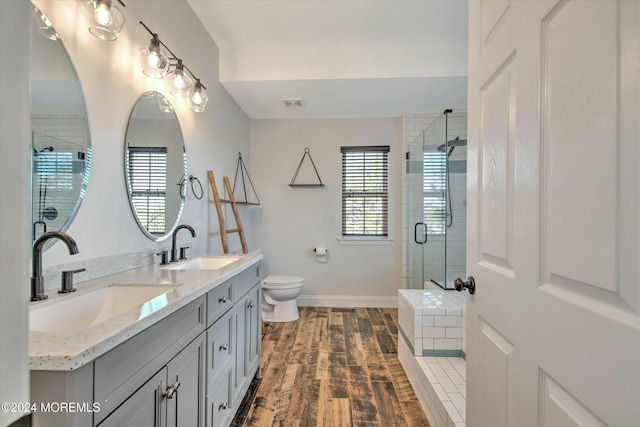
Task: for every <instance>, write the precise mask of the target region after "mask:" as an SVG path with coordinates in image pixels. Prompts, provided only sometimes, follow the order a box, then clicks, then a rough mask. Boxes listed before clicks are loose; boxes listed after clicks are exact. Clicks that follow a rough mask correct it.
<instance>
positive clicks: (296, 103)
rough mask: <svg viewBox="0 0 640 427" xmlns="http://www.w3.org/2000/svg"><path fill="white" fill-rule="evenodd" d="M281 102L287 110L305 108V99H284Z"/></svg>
mask: <svg viewBox="0 0 640 427" xmlns="http://www.w3.org/2000/svg"><path fill="white" fill-rule="evenodd" d="M280 101H282V103H283V104H284V106H285V107H286V108H301V107H304V99H302V98H283V99H281V100H280Z"/></svg>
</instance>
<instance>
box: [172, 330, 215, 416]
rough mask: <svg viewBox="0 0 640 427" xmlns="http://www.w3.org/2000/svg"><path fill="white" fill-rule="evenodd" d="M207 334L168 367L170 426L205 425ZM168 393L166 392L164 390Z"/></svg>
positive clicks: (196, 340) (190, 345)
mask: <svg viewBox="0 0 640 427" xmlns="http://www.w3.org/2000/svg"><path fill="white" fill-rule="evenodd" d="M205 336H206V335H205V334H204V333H202V334H200V336H199V337H198V338H196V339H195V341H193V342H192V343H191V344H189V345H188V346H187V348H185V349H184V350H182V351H181V352H180V354H178V355H177V356H176V357H175V358H174V359H173V360H172V361H171V362H169V364H168V365H167V387H171V386H172V385H173V390H174V393H173V396H172V397H171V398H169V396H168V395H167V394H166V393H165V400H166V402H167V427H181V426H194V427H195V426H202V425H204V419H205V407H204V403H205V382H206V381H205V379H206V376H205V375H206V373H205V361H206V358H207V355H206V346H205V342H206V340H205ZM165 390H166V389H165Z"/></svg>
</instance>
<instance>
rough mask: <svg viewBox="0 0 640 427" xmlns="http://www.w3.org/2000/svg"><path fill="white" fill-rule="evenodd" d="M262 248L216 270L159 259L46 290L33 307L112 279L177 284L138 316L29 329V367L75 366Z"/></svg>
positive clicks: (245, 263) (248, 261)
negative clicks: (175, 266)
mask: <svg viewBox="0 0 640 427" xmlns="http://www.w3.org/2000/svg"><path fill="white" fill-rule="evenodd" d="M261 259H262V254H247V255H243V256H242V258H241V259H240V260H238V261H235V262H233V263H231V264H229V265H227V266H225V267H222V268H221V269H219V270H168V269H162V268H161V267H160V266H159V265H158V264H153V265H148V266H146V267H141V268H136V269H133V270H128V271H124V272H121V273H117V274H112V275H109V276H105V277H101V278H98V279H93V280H89V281H86V282H83V283H81V284H79V285H78V286H77V288H78V291H77V292H74V293H71V294H58V293H57V292H55V291H50V292H49V299H47V300H44V301H39V302H33V303H31V304H30V310H38V309H40V308H43V307H45V306H49V305H52V304H56V302H60V301H61V300H62V299H65V300H66V299H72V298H75V297H78V296H80V295H83V294H86V293H87V292H91V291H95V290H97V289H101V288H104V287H107V286H110V285H113V284H118V285H120V284H122V285H132V284H136V285H145V286H154V285H162V286H177V287H176V289H175V290H173V291H171V292H169V293H168V294H167V301H168V304H167V305H166V306H164V307H162V308H161V309H159V310H157V311H155V312H154V313H152V314H150V315H148V316H145V317H140V307H139V306H138V307H134V308H131V309H129V310H127V311H124V312H122V313H120V314H118V315H116V316H114V317H112V318H110V319H109V320H108V321H106V322H102V323H98V324H96V325H94V326H91V327H89V328H87V329H85V330H81V331H78V332H44V331H30V332H29V368H30V369H31V370H51V371H62V370H74V369H77V368H79V367H81V366H83V365H85V364H87V363H89V362H91V361H93V360H94V359H96V358H97V357H99V356H101V355H103V354H105V353H106V352H108V351H109V350H111V349H113V348H114V347H116V346H117V345H119V344H121V343H123V342H124V341H126V340H127V339H129V338H131V337H132V336H134V335H136V334H138V333H139V332H141V331H143V330H145V329H146V328H148V327H150V326H151V325H153V324H155V323H156V322H158V321H159V320H161V319H163V318H165V317H166V316H168V315H170V314H171V313H173V312H174V311H176V310H178V309H179V308H181V307H184V306H185V305H187V304H188V303H190V302H192V301H194V300H196V299H197V298H198V297H200V296H202V295H204V294H206V293H207V292H208V291H210V290H211V289H213V288H215V287H216V286H217V285H219V284H220V283H222V282H224V281H225V280H227V279H229V278H231V277H232V276H234V275H236V274H238V273H240V272H241V271H243V270H246V269H247V268H249V267H250V266H251V265H253V264H255V263H257V262H259V261H260V260H261Z"/></svg>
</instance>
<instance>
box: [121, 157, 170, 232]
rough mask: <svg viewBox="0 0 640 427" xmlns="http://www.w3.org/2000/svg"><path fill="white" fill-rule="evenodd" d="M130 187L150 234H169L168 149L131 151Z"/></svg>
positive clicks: (140, 218) (140, 215)
mask: <svg viewBox="0 0 640 427" xmlns="http://www.w3.org/2000/svg"><path fill="white" fill-rule="evenodd" d="M127 154H128V156H129V158H128V164H129V183H130V186H131V188H130V189H129V191H130V192H131V200H132V204H133V206H134V208H135V210H136V213H137V214H138V220H139V221H140V223H141V224H142V226H143V227H144V228H145V229H147V230H148V231H149V233H151V234H156V235H160V236H162V235H164V234H165V232H166V227H165V217H166V215H165V214H166V200H167V148H166V147H129V148H128V150H127Z"/></svg>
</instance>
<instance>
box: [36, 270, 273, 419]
mask: <svg viewBox="0 0 640 427" xmlns="http://www.w3.org/2000/svg"><path fill="white" fill-rule="evenodd" d="M260 285H261V276H260V263H256V264H254V265H251V266H249V267H248V268H247V269H245V270H243V271H242V272H240V273H238V274H237V275H235V276H233V277H231V278H229V279H228V280H227V281H225V282H223V283H221V284H220V285H218V286H216V287H215V288H214V289H212V290H210V291H209V292H208V293H207V294H206V295H202V296H200V297H199V298H197V299H196V300H194V301H192V302H190V303H188V304H187V305H185V306H184V307H182V308H180V309H178V310H176V311H175V312H173V313H171V314H170V315H168V316H167V317H165V318H164V319H162V320H160V321H158V322H156V323H155V324H153V325H151V326H149V327H148V328H146V329H145V330H143V331H141V332H139V333H137V334H135V335H134V336H132V337H131V338H129V339H128V340H127V341H125V342H123V343H122V344H120V345H118V346H117V347H115V348H113V349H111V350H110V351H108V352H106V353H105V354H103V355H101V356H99V357H97V358H96V359H95V360H94V361H93V362H91V363H88V364H86V365H84V366H82V367H80V368H78V369H75V370H72V371H35V370H34V371H31V381H32V384H31V390H32V393H31V397H32V400H33V402H35V403H38V404H39V402H45V403H46V402H81V403H86V404H87V405H91V404H93V403H95V404H98V405H99V411H96V412H93V413H91V412H81V413H73V414H72V413H52V412H49V413H42V412H37V413H34V417H33V418H34V420H33V421H34V422H33V425H34V427H49V426H56V427H87V426H92V425H93V426H95V427H134V426H135V427H191V426H194V427H203V426H207V427H226V426H228V425H229V424H230V423H231V421H232V419H233V416H234V415H235V412H236V410H237V408H238V405H239V403H240V402H241V401H242V397H243V395H244V393H246V391H247V389H248V388H249V385H250V383H251V380H252V379H253V376H254V375H255V373H256V372H257V370H258V368H259V364H260V342H261V334H260V331H261V328H260V326H261V323H260V298H261V293H260V292H261V286H260Z"/></svg>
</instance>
